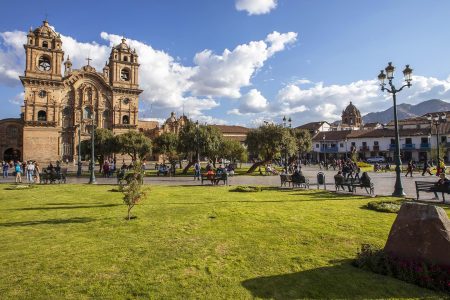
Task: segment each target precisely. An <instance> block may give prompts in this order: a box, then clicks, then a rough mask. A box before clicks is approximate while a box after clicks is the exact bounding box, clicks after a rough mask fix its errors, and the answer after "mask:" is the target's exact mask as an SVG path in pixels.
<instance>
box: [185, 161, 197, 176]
mask: <svg viewBox="0 0 450 300" xmlns="http://www.w3.org/2000/svg"><path fill="white" fill-rule="evenodd" d="M193 165H194V162H193V161H189V162H188V164H187V165H186V167H184V169H183V174H184V175H186V174H187V172H188V171H189V168H190V167H192V166H193Z"/></svg>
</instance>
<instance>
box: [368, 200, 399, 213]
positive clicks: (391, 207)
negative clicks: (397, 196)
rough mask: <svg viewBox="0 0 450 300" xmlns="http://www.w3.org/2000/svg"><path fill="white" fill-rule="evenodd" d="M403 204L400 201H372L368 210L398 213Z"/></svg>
mask: <svg viewBox="0 0 450 300" xmlns="http://www.w3.org/2000/svg"><path fill="white" fill-rule="evenodd" d="M401 205H402V203H401V202H398V201H381V202H380V201H371V202H369V203H367V208H368V209H371V210H375V211H380V212H387V213H398V211H399V210H400V207H401Z"/></svg>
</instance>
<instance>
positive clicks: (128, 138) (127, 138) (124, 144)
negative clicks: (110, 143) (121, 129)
mask: <svg viewBox="0 0 450 300" xmlns="http://www.w3.org/2000/svg"><path fill="white" fill-rule="evenodd" d="M116 143H117V150H118V152H122V154H128V155H129V156H130V157H131V158H132V159H133V160H134V161H137V159H141V160H142V159H144V158H145V157H146V156H147V155H148V154H151V153H152V141H151V140H150V139H149V138H148V137H146V136H145V135H144V134H143V133H142V132H137V131H131V130H130V131H128V132H126V133H123V134H119V135H117V136H116Z"/></svg>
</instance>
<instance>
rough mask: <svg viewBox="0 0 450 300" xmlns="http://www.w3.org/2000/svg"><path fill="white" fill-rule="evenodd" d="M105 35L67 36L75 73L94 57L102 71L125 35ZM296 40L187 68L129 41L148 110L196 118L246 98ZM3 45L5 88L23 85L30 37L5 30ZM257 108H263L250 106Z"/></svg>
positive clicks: (254, 45)
mask: <svg viewBox="0 0 450 300" xmlns="http://www.w3.org/2000/svg"><path fill="white" fill-rule="evenodd" d="M100 36H101V38H102V39H103V40H105V41H107V43H108V44H107V45H104V44H99V43H97V42H80V41H78V40H76V39H74V38H73V37H70V36H64V35H61V38H62V41H63V50H64V52H65V58H67V56H70V59H71V60H72V62H73V68H74V69H77V68H80V67H81V66H83V65H86V63H87V61H86V58H87V57H88V56H89V57H90V58H91V59H92V61H91V65H92V66H93V67H95V68H96V69H97V71H99V72H101V70H102V68H103V66H104V64H105V62H106V61H107V60H108V58H109V53H110V51H111V47H112V46H114V45H117V44H119V43H120V42H121V39H122V37H121V36H119V35H115V34H110V33H107V32H102V33H101V34H100ZM296 38H297V34H296V33H294V32H288V33H278V32H273V33H271V34H269V35H267V37H266V38H265V40H260V41H251V42H249V43H247V44H242V45H238V46H237V47H235V48H234V49H233V50H232V51H230V50H228V49H225V50H224V51H223V53H222V54H221V55H216V54H214V53H213V52H212V51H211V50H207V49H206V50H203V51H201V52H199V53H197V54H196V55H195V57H194V66H193V67H188V66H184V65H182V64H181V63H180V60H178V59H176V58H174V57H172V56H171V55H170V54H168V53H166V52H164V51H162V50H157V49H154V48H153V47H152V46H150V45H147V44H145V43H142V42H140V41H137V40H133V39H128V40H127V43H128V44H129V46H130V47H131V48H133V49H136V51H137V53H138V54H139V63H140V70H139V75H140V76H139V78H140V88H141V89H143V90H144V92H143V93H142V95H141V98H140V99H141V103H142V104H143V106H146V105H147V106H148V105H151V106H153V108H154V111H155V112H158V113H163V112H164V113H167V112H168V111H169V110H174V111H181V110H182V107H184V109H185V111H186V112H187V113H189V114H190V115H192V116H195V117H200V116H201V115H202V114H203V112H204V111H207V110H211V109H213V108H215V107H217V106H219V103H218V102H217V101H216V100H215V99H214V98H213V97H229V98H239V97H241V91H240V90H241V88H243V87H246V86H250V85H251V79H252V77H253V76H254V74H255V73H256V72H257V71H258V70H259V69H260V68H261V67H262V66H263V65H264V63H265V61H266V60H267V59H268V58H270V57H271V56H272V55H274V54H275V53H276V52H279V51H282V50H284V49H285V47H286V46H287V45H289V44H292V43H294V42H295V41H296ZM0 41H1V42H2V43H1V44H0V84H5V85H19V84H20V81H19V80H18V76H19V75H21V74H23V69H24V65H25V55H24V54H25V52H24V50H23V44H24V43H26V33H25V32H21V31H13V32H3V33H0ZM257 104H258V105H260V103H257ZM251 109H253V110H258V108H252V107H251V106H248V107H247V110H251ZM217 121H218V122H223V120H217Z"/></svg>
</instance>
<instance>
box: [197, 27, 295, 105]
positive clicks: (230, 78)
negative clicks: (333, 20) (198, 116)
mask: <svg viewBox="0 0 450 300" xmlns="http://www.w3.org/2000/svg"><path fill="white" fill-rule="evenodd" d="M296 40H297V33H295V32H288V33H282V34H281V33H278V32H276V31H274V32H273V33H271V34H269V35H268V36H267V38H266V39H265V41H252V42H250V43H248V44H242V45H239V46H237V47H236V48H235V49H233V51H230V50H228V49H225V50H224V51H223V53H222V54H221V55H217V54H214V53H213V52H212V51H211V50H204V51H202V52H200V53H197V54H196V55H195V58H194V63H195V64H196V65H197V66H196V67H195V68H194V69H195V72H194V74H193V76H192V77H191V78H190V80H191V81H192V86H191V88H190V90H191V91H192V93H193V94H194V95H203V96H219V97H230V98H239V97H241V93H240V90H241V88H242V87H246V86H249V85H251V78H252V76H254V74H255V72H256V71H257V70H258V69H260V68H261V67H262V66H263V65H264V62H265V61H266V60H267V59H268V58H270V57H271V56H272V55H273V54H275V53H276V52H279V51H282V50H284V48H285V46H286V45H288V44H292V43H294V42H295V41H296Z"/></svg>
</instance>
